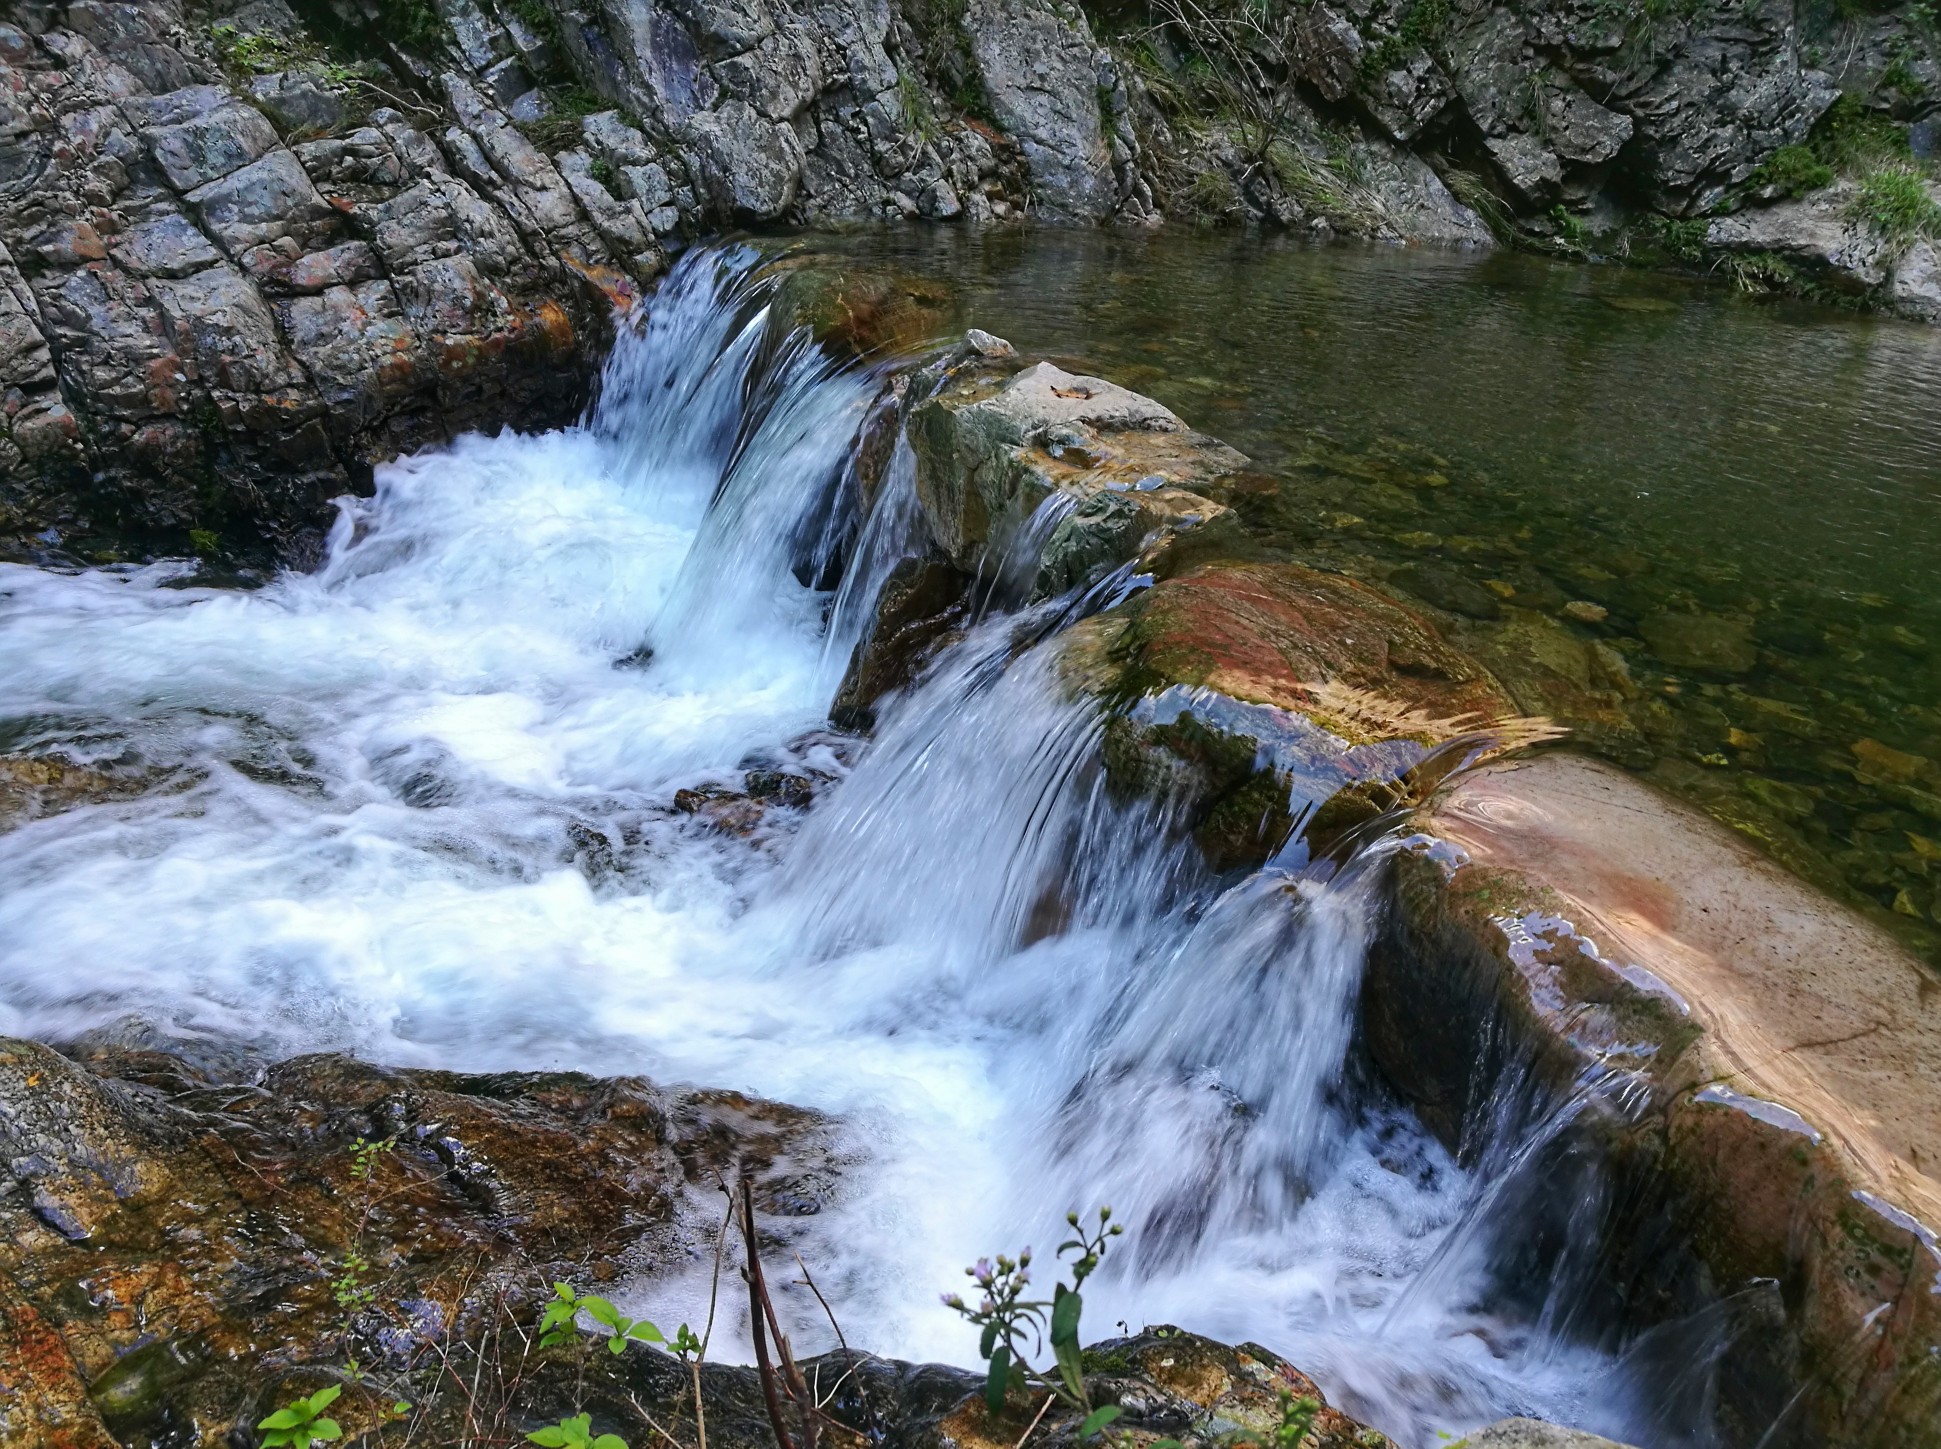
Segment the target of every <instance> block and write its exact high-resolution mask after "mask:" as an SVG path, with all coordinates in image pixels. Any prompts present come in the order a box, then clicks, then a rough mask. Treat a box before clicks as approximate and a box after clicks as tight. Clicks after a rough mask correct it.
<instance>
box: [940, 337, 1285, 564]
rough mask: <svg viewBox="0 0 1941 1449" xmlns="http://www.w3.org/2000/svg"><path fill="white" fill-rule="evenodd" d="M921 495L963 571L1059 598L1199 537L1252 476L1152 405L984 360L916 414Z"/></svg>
mask: <svg viewBox="0 0 1941 1449" xmlns="http://www.w3.org/2000/svg"><path fill="white" fill-rule="evenodd" d="M909 433H910V442H911V446H912V448H913V449H914V450H915V452H916V459H917V494H918V498H919V500H920V501H921V503H922V505H923V511H924V518H925V521H926V523H927V525H928V527H929V530H930V533H931V536H932V537H933V538H934V539H935V540H936V543H937V546H938V548H939V549H940V550H941V551H942V553H943V554H944V555H945V556H946V557H947V558H948V559H949V560H950V562H951V564H952V565H953V566H954V567H956V568H957V569H958V570H960V571H961V572H964V573H967V574H980V575H983V576H985V577H989V578H992V579H995V580H997V581H998V583H999V585H1000V587H1009V588H1012V589H1014V590H1019V591H1022V592H1023V593H1024V594H1025V595H1026V596H1032V595H1043V594H1048V593H1057V592H1060V591H1062V590H1064V589H1067V588H1070V587H1072V586H1074V585H1076V584H1078V583H1081V582H1084V581H1086V580H1089V579H1093V578H1096V577H1097V576H1098V575H1099V574H1101V573H1102V572H1103V571H1104V570H1105V569H1107V568H1109V567H1111V566H1112V565H1114V564H1117V563H1121V562H1124V561H1126V560H1128V559H1131V558H1133V557H1135V556H1137V555H1139V554H1141V553H1142V552H1145V551H1147V550H1149V549H1151V548H1153V547H1155V546H1157V545H1158V544H1160V543H1163V542H1168V541H1171V540H1174V539H1176V538H1178V537H1179V536H1181V535H1182V534H1185V533H1188V532H1196V533H1204V532H1209V531H1211V530H1214V529H1217V528H1223V527H1230V526H1231V519H1230V516H1229V512H1228V510H1227V508H1226V507H1225V506H1224V505H1222V504H1220V503H1217V502H1215V501H1214V500H1213V499H1212V498H1211V497H1209V496H1208V495H1209V494H1210V493H1217V492H1218V491H1220V490H1221V489H1222V488H1223V487H1224V486H1225V484H1226V482H1227V480H1229V479H1230V478H1231V477H1232V476H1233V475H1234V474H1235V473H1237V472H1239V471H1240V470H1242V469H1244V468H1245V467H1246V466H1247V460H1246V458H1245V457H1243V456H1242V455H1241V454H1239V453H1236V452H1235V451H1234V450H1233V449H1231V448H1229V447H1227V446H1226V445H1225V444H1223V443H1220V442H1218V441H1217V440H1215V439H1213V438H1209V437H1206V436H1205V435H1204V434H1200V433H1196V432H1194V431H1192V430H1191V429H1190V428H1188V427H1187V426H1186V425H1185V424H1184V423H1183V422H1181V421H1180V420H1179V419H1178V418H1177V417H1175V416H1174V415H1173V414H1172V413H1171V412H1170V411H1168V410H1167V409H1166V408H1164V407H1161V406H1160V405H1159V404H1158V403H1156V402H1154V401H1153V400H1152V399H1151V398H1148V397H1142V396H1141V395H1139V394H1138V393H1135V392H1130V391H1128V390H1127V389H1125V388H1122V387H1119V386H1117V385H1115V384H1113V383H1110V382H1106V381H1105V380H1103V379H1101V378H1096V377H1082V376H1079V375H1076V374H1073V373H1069V372H1066V371H1064V370H1063V369H1061V368H1058V367H1054V366H1053V365H1052V364H1050V363H1048V362H1040V363H1038V364H1036V365H1034V366H1031V367H1027V368H1019V367H1018V366H1017V364H1016V362H1015V360H1012V359H1006V358H1003V357H999V358H997V359H985V358H981V357H978V358H974V359H973V360H968V361H966V362H965V363H963V364H961V365H959V366H958V367H957V368H955V369H954V370H953V371H952V372H951V374H950V375H949V376H948V377H947V378H946V379H945V380H944V381H943V383H942V385H941V386H939V387H938V388H937V389H936V391H935V392H934V394H933V395H932V396H931V397H929V398H928V399H926V400H925V401H924V402H922V403H920V404H919V405H918V406H917V407H916V408H915V409H914V410H913V411H912V412H911V414H910V421H909Z"/></svg>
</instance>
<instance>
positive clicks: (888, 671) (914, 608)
mask: <svg viewBox="0 0 1941 1449" xmlns="http://www.w3.org/2000/svg"><path fill="white" fill-rule="evenodd" d="M970 583H971V581H970V580H969V579H968V578H966V577H965V576H964V575H963V574H961V573H959V572H958V571H957V570H956V569H954V568H952V567H951V566H950V565H949V564H948V563H946V562H945V561H944V560H942V559H937V558H913V559H905V560H904V561H903V562H902V563H900V564H898V565H897V566H896V569H895V570H894V571H893V572H892V573H891V574H890V577H889V578H888V579H887V580H885V581H884V584H883V590H882V592H881V593H880V594H879V595H878V596H877V600H876V617H875V620H874V621H873V622H872V624H871V625H870V628H869V632H868V633H867V634H866V635H865V636H864V637H863V640H862V642H861V643H859V644H858V645H857V646H856V652H855V654H854V656H853V657H852V658H851V659H850V661H849V668H848V671H847V672H846V673H845V674H844V675H843V680H842V685H841V687H840V688H838V689H837V691H836V699H835V703H834V704H832V705H831V706H830V708H829V718H830V719H831V720H832V721H834V722H835V723H836V724H837V725H839V726H840V727H841V728H843V729H853V730H866V729H869V728H871V727H872V726H873V725H874V724H875V721H876V704H877V702H878V701H879V700H881V699H882V698H883V696H885V695H887V694H893V693H896V692H897V691H899V690H903V689H907V688H908V687H909V686H910V685H911V684H913V683H915V682H916V679H917V676H918V674H919V673H920V672H921V671H922V668H923V666H924V664H925V663H926V662H927V661H928V660H929V659H930V658H931V656H932V655H934V654H935V653H936V651H937V649H938V648H939V647H941V646H942V645H943V644H944V643H946V642H948V641H949V639H950V638H951V637H953V634H954V632H955V631H956V630H957V629H959V628H961V627H962V626H963V624H964V623H965V622H966V621H967V615H968V613H969V610H968V608H967V607H966V596H967V594H968V592H969V588H970Z"/></svg>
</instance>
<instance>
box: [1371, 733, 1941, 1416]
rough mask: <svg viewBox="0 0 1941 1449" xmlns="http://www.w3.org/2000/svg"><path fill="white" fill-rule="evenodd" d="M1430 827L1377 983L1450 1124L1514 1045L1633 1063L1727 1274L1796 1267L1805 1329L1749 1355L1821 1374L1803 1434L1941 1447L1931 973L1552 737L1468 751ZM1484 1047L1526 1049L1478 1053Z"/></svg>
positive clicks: (1738, 1285) (1532, 1054)
mask: <svg viewBox="0 0 1941 1449" xmlns="http://www.w3.org/2000/svg"><path fill="white" fill-rule="evenodd" d="M1423 825H1424V827H1425V829H1427V830H1428V831H1430V832H1432V833H1433V834H1434V835H1435V836H1436V837H1439V838H1440V839H1441V840H1442V841H1443V842H1444V845H1442V846H1440V847H1438V848H1436V849H1435V850H1433V851H1431V852H1429V853H1427V854H1416V855H1406V856H1404V857H1402V858H1401V859H1400V860H1399V861H1398V863H1397V867H1396V868H1397V871H1398V877H1397V890H1396V897H1395V899H1396V907H1395V909H1394V911H1393V912H1392V914H1391V917H1390V920H1391V925H1390V927H1389V929H1388V931H1387V932H1386V934H1385V935H1384V937H1383V939H1382V940H1381V942H1380V943H1379V944H1378V946H1377V949H1376V951H1375V953H1374V956H1373V959H1372V961H1371V967H1370V973H1371V974H1370V978H1369V984H1368V988H1367V991H1366V994H1365V1011H1366V1020H1367V1023H1368V1031H1369V1041H1370V1044H1371V1047H1372V1048H1373V1050H1374V1052H1375V1055H1376V1057H1377V1059H1378V1060H1379V1061H1380V1062H1381V1063H1382V1066H1383V1069H1384V1071H1385V1073H1386V1074H1387V1075H1388V1076H1389V1077H1390V1079H1391V1080H1393V1081H1395V1082H1396V1083H1397V1084H1398V1085H1399V1086H1401V1087H1402V1089H1403V1091H1404V1093H1405V1094H1406V1095H1408V1096H1410V1097H1411V1098H1412V1099H1413V1100H1414V1101H1415V1102H1416V1104H1417V1106H1418V1108H1419V1110H1421V1112H1422V1114H1423V1116H1424V1118H1425V1120H1427V1121H1428V1122H1429V1123H1430V1124H1431V1125H1432V1126H1434V1127H1435V1128H1436V1129H1437V1130H1438V1131H1441V1132H1443V1133H1444V1134H1445V1135H1447V1136H1449V1137H1450V1138H1452V1139H1454V1138H1456V1137H1458V1136H1460V1135H1461V1134H1462V1133H1463V1132H1464V1131H1465V1130H1467V1129H1469V1128H1470V1127H1471V1125H1472V1124H1473V1123H1474V1122H1475V1121H1476V1113H1477V1112H1478V1111H1479V1110H1481V1109H1482V1108H1483V1098H1482V1097H1481V1096H1479V1095H1478V1094H1479V1093H1481V1094H1488V1093H1490V1092H1492V1091H1494V1090H1496V1089H1497V1088H1498V1087H1499V1086H1500V1084H1501V1083H1502V1082H1503V1081H1504V1080H1505V1077H1504V1075H1503V1073H1504V1072H1506V1071H1509V1070H1512V1069H1513V1068H1514V1065H1515V1064H1516V1063H1518V1062H1521V1063H1523V1064H1526V1065H1528V1066H1531V1067H1534V1068H1535V1070H1536V1071H1537V1072H1538V1073H1539V1075H1540V1076H1542V1077H1544V1078H1545V1079H1547V1080H1548V1081H1550V1082H1551V1083H1552V1084H1553V1085H1554V1086H1556V1087H1557V1088H1559V1089H1564V1090H1567V1089H1568V1088H1569V1086H1570V1085H1571V1084H1572V1083H1573V1082H1576V1081H1578V1080H1579V1079H1582V1078H1585V1077H1586V1076H1587V1075H1588V1076H1601V1075H1608V1074H1611V1073H1617V1074H1619V1076H1618V1079H1619V1080H1623V1081H1626V1082H1629V1083H1632V1084H1634V1086H1635V1091H1634V1092H1633V1093H1631V1094H1630V1095H1629V1096H1628V1100H1629V1101H1630V1102H1631V1104H1632V1108H1633V1109H1634V1110H1633V1116H1632V1119H1631V1121H1630V1122H1629V1125H1628V1126H1627V1127H1626V1128H1624V1129H1623V1131H1622V1132H1621V1133H1620V1139H1621V1145H1620V1146H1619V1147H1618V1148H1617V1149H1616V1150H1617V1152H1618V1155H1619V1157H1620V1158H1629V1159H1631V1160H1632V1161H1634V1162H1639V1163H1643V1164H1645V1165H1646V1166H1645V1168H1644V1169H1643V1170H1644V1171H1645V1172H1646V1175H1647V1178H1648V1180H1649V1181H1651V1182H1652V1183H1655V1184H1657V1187H1656V1188H1654V1189H1653V1190H1654V1191H1660V1192H1665V1193H1666V1194H1667V1200H1668V1202H1669V1204H1670V1209H1669V1210H1670V1211H1671V1213H1672V1214H1673V1216H1674V1218H1675V1220H1676V1221H1677V1222H1678V1223H1679V1225H1680V1228H1681V1230H1682V1231H1683V1232H1685V1233H1688V1234H1689V1240H1690V1242H1691V1243H1692V1244H1693V1247H1694V1249H1695V1250H1696V1252H1697V1254H1698V1256H1699V1258H1700V1260H1701V1261H1702V1262H1703V1264H1704V1265H1705V1269H1706V1272H1707V1273H1708V1274H1709V1275H1710V1278H1711V1282H1712V1284H1713V1287H1714V1288H1715V1289H1716V1290H1717V1291H1719V1292H1722V1293H1731V1292H1734V1291H1738V1290H1741V1289H1754V1288H1756V1287H1757V1285H1759V1284H1762V1283H1765V1284H1774V1285H1777V1290H1778V1291H1777V1299H1776V1301H1777V1302H1778V1303H1781V1304H1783V1328H1782V1330H1781V1331H1779V1332H1776V1333H1775V1332H1773V1331H1772V1330H1770V1329H1768V1330H1766V1331H1765V1332H1763V1333H1761V1334H1759V1335H1757V1336H1756V1338H1755V1339H1753V1340H1748V1341H1747V1342H1745V1344H1744V1345H1743V1347H1742V1349H1741V1350H1740V1351H1741V1352H1743V1353H1744V1354H1746V1355H1747V1363H1748V1364H1749V1365H1750V1364H1751V1363H1752V1362H1753V1361H1754V1360H1759V1359H1763V1360H1765V1361H1766V1364H1767V1371H1768V1372H1769V1373H1770V1374H1772V1375H1774V1376H1776V1377H1777V1378H1778V1379H1780V1380H1789V1381H1790V1382H1791V1383H1793V1384H1797V1385H1802V1386H1803V1388H1802V1390H1801V1393H1802V1405H1803V1408H1802V1409H1801V1410H1800V1413H1799V1414H1798V1415H1796V1416H1794V1417H1793V1418H1792V1419H1790V1420H1789V1421H1788V1423H1787V1425H1786V1426H1785V1428H1786V1432H1787V1433H1790V1434H1795V1435H1800V1434H1803V1435H1804V1436H1805V1437H1804V1438H1803V1439H1802V1440H1801V1442H1810V1443H1825V1444H1832V1445H1863V1444H1868V1445H1870V1444H1883V1443H1905V1444H1911V1445H1913V1444H1919V1445H1925V1444H1932V1443H1934V1442H1936V1438H1935V1436H1936V1434H1937V1432H1938V1431H1941V1378H1938V1377H1937V1376H1936V1374H1935V1373H1934V1371H1933V1368H1932V1365H1933V1363H1934V1362H1935V1361H1936V1360H1937V1358H1938V1357H1941V1243H1938V1242H1937V1239H1936V1236H1935V1232H1934V1227H1933V1225H1934V1224H1935V1223H1937V1222H1941V1065H1938V1064H1941V991H1937V990H1935V989H1934V984H1933V978H1932V976H1931V975H1930V974H1929V973H1928V972H1927V971H1926V970H1925V968H1924V967H1923V966H1922V964H1921V963H1920V962H1918V961H1916V960H1915V959H1914V958H1913V957H1911V956H1909V955H1907V954H1906V953H1905V952H1903V951H1901V950H1900V949H1899V948H1898V947H1897V946H1896V945H1895V943H1894V942H1893V941H1892V940H1891V938H1889V937H1887V936H1886V935H1885V934H1884V933H1883V932H1881V931H1879V930H1878V929H1877V928H1875V927H1873V926H1872V925H1871V924H1869V923H1867V922H1864V921H1862V920H1860V919H1858V918H1856V917H1853V916H1851V915H1849V914H1848V913H1847V912H1846V911H1845V910H1844V909H1843V908H1842V907H1840V906H1838V905H1836V904H1835V903H1834V902H1832V901H1830V900H1828V899H1826V898H1824V897H1821V896H1820V895H1818V894H1817V893H1816V892H1815V891H1814V890H1813V889H1812V888H1811V887H1809V886H1807V885H1805V884H1803V883H1802V882H1800V881H1799V880H1797V879H1796V878H1794V877H1792V876H1791V875H1789V874H1787V873H1786V872H1785V871H1784V870H1782V869H1781V868H1779V867H1778V866H1776V865H1774V864H1772V863H1771V862H1770V861H1768V860H1766V859H1765V858H1764V857H1762V856H1760V855H1759V854H1758V853H1756V852H1755V851H1754V850H1753V849H1752V848H1751V847H1750V846H1749V845H1748V844H1747V843H1746V842H1744V841H1742V840H1740V839H1739V838H1737V837H1736V836H1735V835H1734V834H1733V833H1732V832H1731V831H1729V830H1726V829H1725V828H1723V827H1721V826H1719V825H1718V824H1716V823H1715V822H1713V821H1711V820H1709V819H1707V818H1706V817H1704V816H1702V815H1699V814H1698V813H1697V812H1696V811H1693V810H1691V809H1689V808H1687V807H1685V806H1683V805H1680V804H1678V803H1676V802H1674V801H1672V800H1670V799H1667V798H1665V797H1663V796H1660V795H1659V794H1658V793H1657V792H1656V791H1654V790H1652V789H1651V788H1650V787H1649V786H1647V785H1645V784H1643V783H1642V782H1639V781H1637V780H1635V779H1634V778H1632V777H1630V776H1628V775H1626V774H1624V773H1623V772H1621V771H1618V770H1615V769H1613V768H1611V767H1609V766H1605V765H1600V764H1596V763H1594V762H1591V761H1588V760H1583V759H1579V758H1575V757H1572V756H1569V755H1564V754H1551V755H1546V756H1544V757H1542V758H1540V759H1536V760H1532V761H1524V762H1517V763H1514V764H1508V765H1504V766H1500V767H1497V768H1493V769H1490V770H1485V771H1482V772H1480V773H1477V774H1472V775H1469V776H1466V777H1465V778H1463V779H1462V780H1460V781H1458V782H1457V783H1456V784H1455V785H1454V786H1453V787H1452V788H1451V790H1450V791H1449V792H1448V793H1447V794H1446V795H1445V796H1444V797H1443V798H1442V799H1441V800H1440V801H1438V802H1437V803H1436V804H1435V806H1434V807H1433V808H1432V809H1431V810H1429V811H1428V812H1425V815H1424V817H1423ZM1452 846H1453V847H1455V853H1454V854H1451V853H1449V847H1452ZM1479 1042H1481V1043H1486V1044H1488V1043H1494V1045H1493V1046H1490V1047H1489V1048H1488V1050H1489V1051H1495V1052H1502V1053H1507V1056H1499V1057H1497V1058H1495V1059H1494V1060H1495V1061H1496V1067H1495V1068H1494V1069H1493V1070H1485V1071H1479V1070H1478V1056H1477V1050H1478V1047H1477V1044H1478V1043H1479ZM1863 1345H1864V1347H1862V1346H1863ZM1757 1377H1758V1373H1757V1371H1753V1370H1751V1369H1748V1373H1747V1375H1746V1376H1744V1377H1743V1378H1742V1379H1741V1381H1740V1382H1741V1384H1744V1383H1745V1382H1747V1381H1749V1380H1751V1379H1756V1378H1757ZM1727 1407H1728V1411H1730V1410H1731V1409H1732V1408H1734V1407H1735V1406H1733V1405H1728V1406H1727ZM1779 1407H1780V1405H1778V1404H1774V1403H1770V1402H1769V1403H1767V1404H1766V1405H1765V1408H1764V1412H1765V1413H1766V1414H1767V1416H1768V1419H1770V1416H1771V1415H1772V1414H1774V1413H1776V1412H1777V1411H1778V1408H1779ZM1743 1427H1745V1428H1746V1429H1748V1430H1750V1431H1751V1432H1753V1433H1755V1434H1756V1433H1758V1432H1762V1428H1761V1425H1760V1424H1759V1423H1758V1422H1757V1421H1756V1420H1754V1421H1752V1422H1749V1423H1746V1424H1744V1426H1743Z"/></svg>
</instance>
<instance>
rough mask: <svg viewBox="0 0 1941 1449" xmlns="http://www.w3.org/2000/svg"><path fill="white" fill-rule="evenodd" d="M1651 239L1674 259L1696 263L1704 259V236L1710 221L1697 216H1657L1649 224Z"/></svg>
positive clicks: (1707, 232)
mask: <svg viewBox="0 0 1941 1449" xmlns="http://www.w3.org/2000/svg"><path fill="white" fill-rule="evenodd" d="M1650 231H1651V233H1652V236H1653V239H1654V240H1656V241H1657V243H1658V245H1659V246H1660V247H1662V248H1664V251H1665V255H1667V256H1669V257H1671V258H1672V259H1673V260H1674V261H1680V262H1689V263H1692V264H1694V265H1696V264H1697V263H1699V262H1702V261H1704V260H1705V238H1706V236H1707V235H1708V234H1709V233H1710V231H1711V223H1710V222H1708V221H1706V220H1705V218H1703V217H1699V216H1692V217H1684V218H1682V219H1681V218H1676V217H1669V216H1664V217H1659V218H1657V219H1656V220H1655V222H1654V223H1653V224H1652V225H1651V227H1650Z"/></svg>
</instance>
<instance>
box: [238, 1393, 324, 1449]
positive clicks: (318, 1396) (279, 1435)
mask: <svg viewBox="0 0 1941 1449" xmlns="http://www.w3.org/2000/svg"><path fill="white" fill-rule="evenodd" d="M342 1392H343V1390H342V1389H340V1388H339V1387H338V1386H337V1385H336V1384H332V1385H330V1387H328V1388H323V1389H318V1390H317V1392H316V1393H314V1394H312V1395H311V1396H310V1397H309V1398H307V1399H297V1400H296V1401H294V1402H293V1403H292V1404H291V1405H290V1406H289V1407H288V1408H287V1409H278V1410H277V1411H276V1412H275V1413H274V1414H271V1415H270V1416H269V1417H268V1418H267V1419H265V1420H263V1422H262V1423H260V1424H258V1425H257V1426H256V1427H257V1428H259V1429H261V1430H262V1431H263V1449H280V1446H282V1445H285V1444H288V1445H293V1446H295V1449H310V1446H311V1444H313V1443H316V1442H320V1441H329V1440H331V1439H341V1438H343V1437H344V1431H343V1430H342V1429H341V1428H339V1427H338V1425H337V1421H336V1420H335V1419H326V1418H323V1417H322V1415H323V1411H324V1410H325V1409H327V1408H329V1407H330V1406H331V1405H332V1404H333V1403H335V1402H336V1400H337V1396H338V1395H339V1394H341V1393H342Z"/></svg>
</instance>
